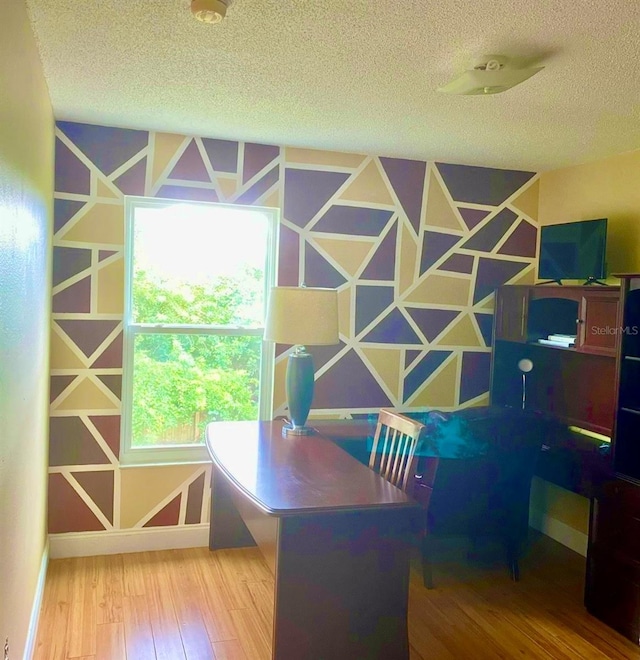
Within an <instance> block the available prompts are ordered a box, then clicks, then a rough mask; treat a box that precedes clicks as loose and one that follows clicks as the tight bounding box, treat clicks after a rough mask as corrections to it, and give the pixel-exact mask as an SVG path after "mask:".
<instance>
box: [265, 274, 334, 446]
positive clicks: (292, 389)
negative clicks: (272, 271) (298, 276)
mask: <svg viewBox="0 0 640 660" xmlns="http://www.w3.org/2000/svg"><path fill="white" fill-rule="evenodd" d="M264 338H265V340H267V341H275V342H278V343H279V344H293V345H294V349H293V352H291V353H290V354H289V360H288V362H287V375H286V380H285V389H286V394H287V404H288V406H289V419H290V423H289V424H285V426H284V427H283V429H282V434H283V435H284V436H288V435H309V434H311V433H313V429H311V428H309V427H307V426H305V423H306V421H307V417H308V415H309V410H310V409H311V402H312V401H313V384H314V367H313V358H312V356H311V355H310V354H309V353H307V351H306V348H305V346H320V345H330V344H337V343H339V341H340V340H339V337H338V292H337V291H336V290H335V289H320V288H312V287H305V286H300V287H295V286H276V287H273V288H272V289H271V294H270V296H269V304H268V307H267V321H266V327H265V332H264Z"/></svg>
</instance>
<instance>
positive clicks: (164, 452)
mask: <svg viewBox="0 0 640 660" xmlns="http://www.w3.org/2000/svg"><path fill="white" fill-rule="evenodd" d="M209 462H210V459H209V455H208V453H207V448H206V447H205V446H204V445H194V446H183V447H149V448H144V449H126V450H123V451H122V453H121V455H120V467H121V468H127V467H150V466H162V465H185V464H192V465H193V464H199V463H209Z"/></svg>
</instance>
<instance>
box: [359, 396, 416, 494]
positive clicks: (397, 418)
mask: <svg viewBox="0 0 640 660" xmlns="http://www.w3.org/2000/svg"><path fill="white" fill-rule="evenodd" d="M423 429H424V424H421V423H420V422H416V421H415V420H413V419H409V418H408V417H406V416H405V415H401V414H400V413H397V412H394V411H393V410H389V409H387V408H382V409H381V410H380V413H379V415H378V425H377V426H376V432H375V435H374V436H373V446H372V447H371V453H370V455H369V467H370V468H371V469H372V470H375V471H376V472H378V473H379V474H380V476H382V477H384V478H385V479H386V480H387V481H390V482H391V483H392V484H393V485H394V486H397V487H398V488H401V489H402V490H404V491H406V492H407V493H409V495H413V487H414V486H413V484H414V477H415V473H416V463H417V456H416V448H417V446H418V440H419V439H420V436H421V434H422V430H423Z"/></svg>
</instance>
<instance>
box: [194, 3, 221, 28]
mask: <svg viewBox="0 0 640 660" xmlns="http://www.w3.org/2000/svg"><path fill="white" fill-rule="evenodd" d="M230 4H231V0H191V13H192V14H193V15H194V16H195V17H196V18H197V19H198V20H199V21H201V22H202V23H209V24H210V25H214V24H215V23H220V21H221V20H222V19H223V18H224V17H225V16H226V14H227V9H228V8H229V5H230Z"/></svg>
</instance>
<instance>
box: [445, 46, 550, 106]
mask: <svg viewBox="0 0 640 660" xmlns="http://www.w3.org/2000/svg"><path fill="white" fill-rule="evenodd" d="M542 69H544V67H537V68H529V69H519V68H517V67H515V66H513V64H512V63H510V62H509V59H508V58H506V57H504V56H502V55H487V56H485V57H484V58H482V60H481V61H479V62H478V63H477V64H476V65H475V66H474V67H473V69H470V70H468V71H465V72H464V73H463V74H462V75H460V76H458V77H457V78H454V79H453V80H452V81H451V82H450V83H448V84H446V85H444V86H443V87H440V88H438V91H439V92H444V93H445V94H461V95H481V96H482V95H487V94H500V93H501V92H506V91H507V90H508V89H511V88H512V87H515V86H516V85H519V84H520V83H522V82H524V81H525V80H527V79H528V78H531V76H533V75H535V74H536V73H538V71H542Z"/></svg>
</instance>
